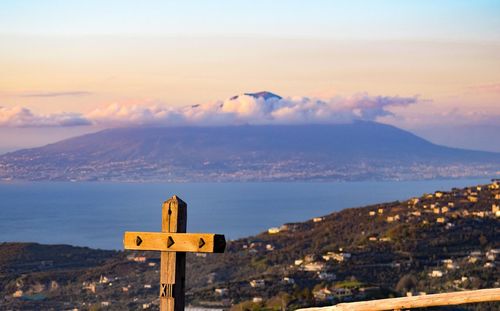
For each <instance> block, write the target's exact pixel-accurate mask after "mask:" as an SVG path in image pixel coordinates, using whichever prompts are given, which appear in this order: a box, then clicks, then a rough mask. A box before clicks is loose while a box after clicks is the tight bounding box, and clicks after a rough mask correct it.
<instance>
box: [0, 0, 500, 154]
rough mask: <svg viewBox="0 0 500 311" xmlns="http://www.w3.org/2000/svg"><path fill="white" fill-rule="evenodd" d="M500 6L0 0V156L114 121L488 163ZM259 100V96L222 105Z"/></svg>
mask: <svg viewBox="0 0 500 311" xmlns="http://www.w3.org/2000/svg"><path fill="white" fill-rule="evenodd" d="M498 16H500V2H499V1H481V0H478V1H460V0H454V1H446V0H444V1H425V0H422V1H404V0H400V1H394V0H393V1H368V0H366V1H356V0H350V1H319V0H318V1H314V0H312V1H280V0H276V1H259V0H254V1H217V0H213V1H152V0H150V1H124V0H121V1H91V0H86V1H83V0H82V1H78V0H75V1H51V0H46V1H23V0H16V1H9V0H4V1H2V2H0V69H1V70H0V153H2V152H7V151H11V150H15V149H19V148H26V147H33V146H39V145H43V144H46V143H51V142H55V141H57V140H60V139H64V138H67V137H71V136H75V135H80V134H84V133H89V132H95V131H98V130H101V129H104V128H109V127H115V126H148V125H155V126H158V125H159V126H173V125H185V124H188V125H228V124H229V125H233V124H295V123H300V124H304V123H338V122H349V121H352V120H355V119H361V120H370V121H377V122H383V123H387V124H392V125H395V126H397V127H400V128H403V129H406V130H409V131H412V132H413V133H416V134H417V135H420V136H422V137H424V138H426V139H429V140H430V141H432V142H435V143H439V144H444V145H448V146H454V147H462V148H472V149H480V150H490V151H498V152H500V135H497V134H496V133H498V132H499V131H500V18H498ZM264 90H266V91H271V92H273V93H275V94H278V95H280V96H281V97H282V99H279V100H276V98H273V99H271V100H270V101H265V100H262V99H256V98H253V97H250V96H244V95H242V96H239V97H238V98H237V99H233V100H231V99H230V98H231V97H232V96H234V95H238V94H243V93H246V92H257V91H264Z"/></svg>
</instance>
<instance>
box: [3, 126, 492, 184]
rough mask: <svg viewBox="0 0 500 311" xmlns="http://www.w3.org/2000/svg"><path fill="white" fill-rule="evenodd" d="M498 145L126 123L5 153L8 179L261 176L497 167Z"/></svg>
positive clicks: (373, 130)
mask: <svg viewBox="0 0 500 311" xmlns="http://www.w3.org/2000/svg"><path fill="white" fill-rule="evenodd" d="M499 171H500V154H497V153H488V152H479V151H469V150H461V149H454V148H447V147H443V146H438V145H434V144H432V143H430V142H428V141H426V140H424V139H421V138H419V137H417V136H415V135H413V134H411V133H409V132H406V131H403V130H401V129H398V128H396V127H393V126H389V125H384V124H380V123H375V122H364V121H363V122H362V121H357V122H353V123H346V124H333V125H261V126H221V127H215V126H214V127H163V128H119V129H109V130H104V131H101V132H98V133H94V134H89V135H84V136H80V137H75V138H72V139H67V140H64V141H61V142H58V143H55V144H50V145H47V146H44V147H40V148H33V149H25V150H20V151H16V152H12V153H7V154H5V155H2V156H0V178H1V179H5V180H66V181H67V180H77V181H92V180H113V181H177V182H178V181H249V180H251V181H260V180H288V181H289V180H367V179H394V180H401V179H428V178H440V177H447V178H450V177H451V178H455V177H471V176H492V175H496V174H498V172H499Z"/></svg>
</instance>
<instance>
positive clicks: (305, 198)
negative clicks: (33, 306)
mask: <svg viewBox="0 0 500 311" xmlns="http://www.w3.org/2000/svg"><path fill="white" fill-rule="evenodd" d="M488 182H489V180H488V179H446V180H427V181H362V182H318V183H317V182H256V183H102V182H82V183H79V182H8V183H0V242H37V243H44V244H70V245H78V246H87V247H92V248H100V249H116V250H120V249H122V248H123V246H122V238H123V233H124V232H125V231H160V229H161V205H162V202H163V201H165V200H167V199H168V198H169V197H171V196H172V195H177V196H178V197H180V198H181V199H183V200H184V201H185V202H186V203H187V204H188V221H187V224H188V231H190V232H207V233H220V234H224V235H225V236H226V239H229V240H231V239H237V238H241V237H246V236H252V235H256V234H258V233H260V232H262V231H265V230H267V229H268V228H270V227H278V226H280V225H282V224H284V223H288V222H297V221H306V220H308V219H311V218H313V217H319V216H323V215H327V214H330V213H332V212H335V211H340V210H342V209H345V208H349V207H359V206H365V205H369V204H374V203H382V202H390V201H396V200H405V199H408V198H410V197H413V196H420V195H422V194H424V193H431V192H434V191H436V190H444V191H446V190H450V189H451V188H453V187H465V186H472V185H478V184H485V183H488Z"/></svg>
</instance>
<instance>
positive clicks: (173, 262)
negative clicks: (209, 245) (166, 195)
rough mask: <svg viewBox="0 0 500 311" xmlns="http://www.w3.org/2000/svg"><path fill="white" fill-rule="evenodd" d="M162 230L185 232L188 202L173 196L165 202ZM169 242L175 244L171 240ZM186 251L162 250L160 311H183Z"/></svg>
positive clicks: (162, 212)
mask: <svg viewBox="0 0 500 311" xmlns="http://www.w3.org/2000/svg"><path fill="white" fill-rule="evenodd" d="M161 214H162V217H161V231H162V232H169V233H185V232H186V224H187V204H186V203H185V202H184V201H182V200H181V199H179V198H178V197H177V196H175V195H174V196H173V197H172V198H170V199H168V200H167V201H165V202H164V203H163V206H162V211H161ZM167 243H168V244H174V243H175V242H174V240H169V241H168V242H167ZM185 279H186V253H184V252H166V251H162V252H161V264H160V311H183V310H184V304H185V300H184V299H185V297H184V288H185V282H186V280H185Z"/></svg>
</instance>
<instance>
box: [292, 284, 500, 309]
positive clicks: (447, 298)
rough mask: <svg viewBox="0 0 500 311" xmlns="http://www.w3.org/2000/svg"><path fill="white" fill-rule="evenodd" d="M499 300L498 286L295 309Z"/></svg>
mask: <svg viewBox="0 0 500 311" xmlns="http://www.w3.org/2000/svg"><path fill="white" fill-rule="evenodd" d="M491 301H500V288H490V289H479V290H471V291H463V292H454V293H445V294H432V295H422V296H413V297H402V298H389V299H380V300H370V301H358V302H349V303H339V304H337V305H335V306H331V307H321V308H305V309H299V310H297V311H347V310H349V311H383V310H404V309H411V308H425V307H437V306H451V305H461V304H466V303H477V302H491Z"/></svg>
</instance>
